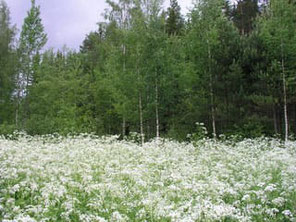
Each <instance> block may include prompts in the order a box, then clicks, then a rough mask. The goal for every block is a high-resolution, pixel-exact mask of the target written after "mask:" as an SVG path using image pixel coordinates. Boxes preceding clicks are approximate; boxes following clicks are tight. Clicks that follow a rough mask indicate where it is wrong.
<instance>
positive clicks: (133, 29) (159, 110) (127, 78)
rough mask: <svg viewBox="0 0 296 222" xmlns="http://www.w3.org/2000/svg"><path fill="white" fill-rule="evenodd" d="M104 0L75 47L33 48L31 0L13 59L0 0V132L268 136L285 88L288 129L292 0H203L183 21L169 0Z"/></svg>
mask: <svg viewBox="0 0 296 222" xmlns="http://www.w3.org/2000/svg"><path fill="white" fill-rule="evenodd" d="M107 3H108V4H109V6H110V7H109V9H108V10H106V13H105V18H106V20H105V21H104V22H101V23H99V25H98V28H97V30H94V31H92V32H91V33H89V35H87V37H86V38H85V40H84V41H83V43H82V46H81V50H80V52H77V53H76V52H72V51H71V50H63V51H58V52H53V51H45V52H42V53H41V49H42V47H43V46H44V44H45V43H46V40H47V36H46V34H45V33H44V28H43V25H42V22H41V19H40V8H39V7H38V6H36V5H35V1H34V0H33V1H32V7H31V9H30V10H29V12H28V15H27V17H26V19H25V21H24V25H23V28H22V32H21V35H20V39H19V42H20V47H19V49H18V53H19V64H16V62H15V54H16V53H15V50H14V49H13V44H12V43H13V36H14V29H13V28H12V27H11V26H10V25H9V16H7V15H8V10H7V7H3V6H2V8H1V10H2V11H1V10H0V14H1V15H2V17H1V19H2V20H1V30H6V31H5V32H0V39H1V40H5V39H6V40H7V41H0V55H1V57H0V63H1V70H0V80H1V81H0V124H1V125H2V131H3V132H5V129H6V128H7V129H8V131H10V126H12V125H13V124H14V123H15V125H16V127H12V128H17V129H20V130H26V131H27V132H28V133H30V134H47V133H54V132H58V133H61V134H67V133H79V132H94V133H96V134H98V135H106V134H116V135H119V134H121V137H120V138H125V137H127V138H131V137H133V136H132V135H130V134H131V133H130V132H136V133H138V134H137V135H140V136H141V142H142V139H143V137H144V135H145V139H146V140H149V139H151V138H154V137H156V136H161V137H165V138H170V137H172V138H175V139H178V140H180V141H181V140H186V135H188V134H191V135H194V136H193V137H194V140H199V139H201V138H203V137H205V136H206V135H205V134H204V132H203V131H202V130H201V131H200V129H196V125H194V123H195V122H203V123H204V127H205V128H207V129H208V130H209V134H208V135H209V137H212V136H213V137H217V136H218V135H219V134H222V133H223V134H224V135H226V137H228V136H231V135H235V134H236V135H237V138H241V137H257V136H262V135H267V136H271V135H279V134H283V133H284V132H285V130H284V128H285V124H284V119H285V118H284V117H285V115H284V112H283V110H284V109H283V107H284V104H285V99H284V98H287V101H286V103H287V113H288V115H287V117H288V118H287V119H288V122H289V123H290V124H289V131H290V135H292V134H293V133H294V134H295V133H296V125H295V124H293V123H294V122H295V121H296V109H295V104H296V97H295V87H294V86H295V75H294V73H295V70H296V66H295V62H294V58H295V57H296V55H295V52H296V50H295V44H294V43H295V36H296V35H295V29H294V27H295V11H296V9H295V4H292V3H291V2H290V1H288V0H284V1H280V0H272V1H270V4H261V5H259V4H258V2H257V1H251V0H242V1H238V3H237V4H235V5H231V4H230V3H229V2H228V1H220V0H211V1H210V0H201V1H198V2H196V3H195V5H194V7H193V9H192V10H191V11H190V12H189V14H188V16H187V21H186V22H185V19H184V18H185V17H183V15H182V14H181V8H180V6H179V5H178V2H177V1H176V0H172V1H171V2H170V7H169V8H168V9H167V10H166V11H161V4H162V1H160V0H156V1H154V0H148V1H145V2H143V1H129V0H118V1H107ZM2 5H4V6H5V4H4V3H3V2H2ZM2 27H4V28H2ZM1 30H0V31H1ZM283 67H284V68H285V70H284V71H283ZM17 68H18V69H17ZM16 73H17V74H16ZM283 74H285V77H286V78H285V80H286V84H285V85H286V87H287V89H286V96H284V94H285V93H284V92H283V85H284V84H283V76H284V75H283ZM15 80H16V81H15ZM12 128H11V129H12ZM214 134H215V135H214ZM131 139H132V140H138V139H139V138H137V139H133V138H131Z"/></svg>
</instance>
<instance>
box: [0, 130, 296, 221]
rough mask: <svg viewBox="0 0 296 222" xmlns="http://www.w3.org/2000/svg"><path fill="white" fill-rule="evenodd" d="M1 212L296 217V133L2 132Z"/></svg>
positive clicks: (16, 217) (77, 217)
mask: <svg viewBox="0 0 296 222" xmlns="http://www.w3.org/2000/svg"><path fill="white" fill-rule="evenodd" d="M0 221H3V222H12V221H15V222H18V221H26V222H34V221H43V222H45V221H87V222H88V221H98V222H106V221H110V222H113V221H114V222H120V221H143V222H144V221H163V222H166V221H176V222H179V221H180V222H181V221H183V222H191V221H192V222H193V221H198V222H199V221H242V222H244V221H296V142H292V141H289V142H286V143H285V144H284V143H283V142H281V141H279V140H276V139H271V138H258V139H244V140H242V141H236V142H235V141H232V140H225V141H214V140H211V139H202V140H199V141H197V142H195V143H194V144H193V143H190V142H187V143H185V142H182V143H181V142H176V141H171V140H168V139H166V140H164V139H161V140H159V141H156V140H152V141H150V142H146V143H145V144H144V145H143V146H141V145H139V144H137V143H135V142H130V141H124V140H122V141H119V140H118V138H117V137H116V136H110V137H97V136H94V135H87V134H85V135H84V134H81V135H78V136H68V137H62V136H59V135H47V136H35V137H32V136H28V135H25V134H23V135H18V136H16V137H12V138H4V137H1V138H0Z"/></svg>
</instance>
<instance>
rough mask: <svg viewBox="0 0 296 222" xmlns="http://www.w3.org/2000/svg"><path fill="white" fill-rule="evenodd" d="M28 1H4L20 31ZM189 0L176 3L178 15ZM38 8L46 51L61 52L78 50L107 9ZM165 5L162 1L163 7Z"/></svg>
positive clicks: (90, 1)
mask: <svg viewBox="0 0 296 222" xmlns="http://www.w3.org/2000/svg"><path fill="white" fill-rule="evenodd" d="M30 2H31V1H30V0H6V3H7V4H8V7H9V9H10V13H11V20H12V23H13V24H16V25H17V28H18V29H19V30H21V27H22V24H23V20H24V17H25V16H26V15H27V11H28V10H29V8H30ZM191 2H192V0H179V4H180V6H181V8H182V12H183V13H186V12H187V10H186V9H187V8H188V7H191V5H192V4H191ZM36 4H37V5H40V8H41V18H42V23H43V25H44V27H45V31H46V33H47V35H48V42H47V45H46V48H55V49H61V48H62V47H63V46H64V45H65V44H66V45H67V47H69V48H72V49H79V46H80V45H81V43H82V41H83V39H84V38H85V36H86V34H88V33H89V32H90V31H94V30H96V29H97V25H96V24H97V22H99V21H103V18H102V16H101V14H102V13H103V12H104V9H105V8H107V4H106V3H105V0H36ZM168 5H169V0H166V2H165V6H164V7H167V6H168Z"/></svg>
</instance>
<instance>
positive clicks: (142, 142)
mask: <svg viewBox="0 0 296 222" xmlns="http://www.w3.org/2000/svg"><path fill="white" fill-rule="evenodd" d="M137 55H138V56H137V63H136V70H137V79H138V83H140V80H141V79H140V70H139V61H138V58H139V53H138V48H137ZM138 92H139V94H138V97H139V98H138V99H139V115H140V134H141V144H142V146H143V145H144V142H145V135H144V127H143V106H142V93H141V87H140V86H138Z"/></svg>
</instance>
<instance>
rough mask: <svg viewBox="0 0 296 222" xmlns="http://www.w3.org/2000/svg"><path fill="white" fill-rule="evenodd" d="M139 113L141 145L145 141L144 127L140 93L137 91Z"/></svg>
mask: <svg viewBox="0 0 296 222" xmlns="http://www.w3.org/2000/svg"><path fill="white" fill-rule="evenodd" d="M139 114H140V133H141V144H142V146H143V144H144V141H145V135H144V128H143V107H142V94H141V92H140V91H139Z"/></svg>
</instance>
